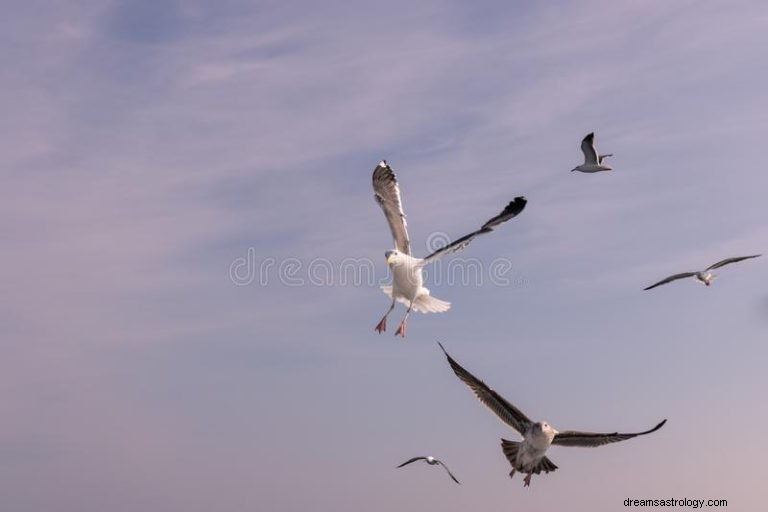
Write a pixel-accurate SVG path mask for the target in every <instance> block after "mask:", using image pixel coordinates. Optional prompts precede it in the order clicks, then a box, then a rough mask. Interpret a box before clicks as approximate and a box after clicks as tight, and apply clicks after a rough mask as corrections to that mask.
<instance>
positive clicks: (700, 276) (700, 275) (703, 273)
mask: <svg viewBox="0 0 768 512" xmlns="http://www.w3.org/2000/svg"><path fill="white" fill-rule="evenodd" d="M758 256H762V254H753V255H752V256H735V257H733V258H725V259H724V260H721V261H718V262H717V263H715V264H714V265H710V266H708V267H707V268H705V269H704V270H697V271H696V272H683V273H682V274H675V275H672V276H669V277H667V278H665V279H662V280H661V281H659V282H658V283H656V284H652V285H651V286H649V287H647V288H643V290H650V289H651V288H656V287H657V286H661V285H663V284H667V283H671V282H672V281H677V280H678V279H685V278H686V277H693V276H696V280H697V281H699V282H700V283H704V284H705V285H706V286H709V285H711V284H712V281H713V280H714V279H715V277H717V276H716V275H715V274H714V273H712V272H711V271H712V270H714V269H716V268H720V267H724V266H726V265H729V264H731V263H736V262H738V261H743V260H749V259H752V258H757V257H758Z"/></svg>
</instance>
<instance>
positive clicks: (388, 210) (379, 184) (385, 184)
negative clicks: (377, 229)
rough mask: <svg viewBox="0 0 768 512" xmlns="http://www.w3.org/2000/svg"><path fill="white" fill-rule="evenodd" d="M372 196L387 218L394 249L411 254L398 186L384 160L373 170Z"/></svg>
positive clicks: (392, 172) (393, 174)
mask: <svg viewBox="0 0 768 512" xmlns="http://www.w3.org/2000/svg"><path fill="white" fill-rule="evenodd" d="M373 195H374V197H375V198H376V202H377V203H379V206H381V209H382V210H383V211H384V216H385V217H386V218H387V222H388V223H389V230H390V231H392V238H394V240H395V247H397V250H398V251H400V252H402V253H405V254H411V242H410V240H409V239H408V230H407V229H406V227H407V223H406V221H405V213H404V212H403V203H402V201H401V199H400V185H399V184H398V183H397V178H396V177H395V173H394V171H393V170H392V168H391V167H390V166H389V165H388V164H387V162H386V161H384V160H382V161H381V162H380V163H379V165H377V166H376V168H375V169H374V170H373Z"/></svg>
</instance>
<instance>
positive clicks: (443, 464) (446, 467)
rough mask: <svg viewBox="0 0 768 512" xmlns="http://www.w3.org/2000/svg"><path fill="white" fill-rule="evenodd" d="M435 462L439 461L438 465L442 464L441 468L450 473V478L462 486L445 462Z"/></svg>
mask: <svg viewBox="0 0 768 512" xmlns="http://www.w3.org/2000/svg"><path fill="white" fill-rule="evenodd" d="M435 460H437V463H438V464H440V465H441V466H443V469H445V471H446V472H447V473H448V476H450V477H451V478H452V479H453V481H454V482H456V483H457V484H459V485H461V482H459V481H458V480H457V479H456V477H455V476H453V473H451V470H450V469H448V466H446V465H445V462H443V461H441V460H439V459H435Z"/></svg>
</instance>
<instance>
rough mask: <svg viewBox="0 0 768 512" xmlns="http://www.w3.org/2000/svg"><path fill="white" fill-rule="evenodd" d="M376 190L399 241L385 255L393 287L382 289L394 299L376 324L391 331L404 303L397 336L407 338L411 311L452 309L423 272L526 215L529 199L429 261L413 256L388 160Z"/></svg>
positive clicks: (377, 173) (522, 199)
mask: <svg viewBox="0 0 768 512" xmlns="http://www.w3.org/2000/svg"><path fill="white" fill-rule="evenodd" d="M373 191H374V197H375V198H376V202H377V203H379V206H381V209H382V210H383V211H384V216H385V217H386V218H387V222H388V223H389V229H390V231H391V232H392V238H394V240H395V249H394V250H391V251H386V252H385V253H384V256H385V257H386V259H387V265H388V266H389V267H390V268H391V269H392V285H391V286H382V287H381V289H382V291H383V292H384V293H385V294H387V295H388V296H389V297H390V298H391V299H392V304H391V305H390V306H389V309H388V310H387V312H386V313H385V314H384V317H383V318H382V319H381V321H380V322H379V323H378V325H376V327H375V330H376V332H378V333H382V332H384V331H385V330H386V329H387V317H388V316H389V314H390V313H391V312H392V310H393V309H394V308H395V302H401V303H403V304H405V305H406V306H407V307H408V310H407V311H406V313H405V317H404V318H403V321H402V322H400V327H398V329H397V331H396V332H395V336H398V335H400V336H402V337H405V322H406V320H408V315H409V314H410V313H411V310H415V311H419V312H421V313H443V312H445V311H448V309H450V307H451V303H450V302H446V301H443V300H440V299H437V298H435V297H432V296H431V295H430V294H429V289H427V288H425V287H424V279H423V275H422V269H423V268H424V267H425V266H426V265H427V264H429V263H432V262H433V261H436V260H438V259H439V258H441V257H442V256H445V255H446V254H451V253H454V252H457V251H460V250H461V249H464V248H465V247H466V246H467V245H469V243H470V242H471V241H472V239H473V238H475V237H476V236H478V235H482V234H484V233H490V232H491V231H493V228H495V227H496V226H498V225H500V224H502V223H504V222H506V221H508V220H509V219H511V218H513V217H515V216H516V215H517V214H519V213H520V212H522V211H523V209H524V208H525V205H526V203H527V200H526V199H525V197H522V196H520V197H516V198H515V199H514V200H513V201H511V202H510V203H509V204H508V205H507V206H506V207H505V208H504V209H503V210H502V211H501V213H499V214H498V215H496V216H495V217H493V218H492V219H490V220H488V222H486V223H485V224H483V225H482V226H481V227H480V229H478V230H476V231H473V232H472V233H470V234H468V235H464V236H462V237H461V238H459V239H457V240H454V241H453V242H451V243H450V244H448V245H446V246H445V247H442V248H440V249H438V250H436V251H435V252H433V253H432V254H430V255H429V256H427V257H425V258H417V257H415V256H413V255H412V254H411V242H410V240H409V239H408V231H407V230H406V226H407V224H406V221H405V213H403V204H402V201H401V199H400V186H399V185H398V183H397V178H396V177H395V173H394V171H393V170H392V167H390V166H389V164H387V162H386V160H382V161H381V162H379V165H377V166H376V168H375V169H374V170H373Z"/></svg>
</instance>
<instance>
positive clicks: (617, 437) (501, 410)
mask: <svg viewBox="0 0 768 512" xmlns="http://www.w3.org/2000/svg"><path fill="white" fill-rule="evenodd" d="M438 345H440V348H441V349H442V350H443V353H444V354H445V357H447V358H448V363H449V364H450V365H451V368H452V369H453V372H454V373H455V374H456V376H457V377H458V378H460V379H461V380H462V381H464V383H465V384H466V385H467V386H469V387H470V389H472V391H473V392H474V393H475V395H476V396H477V398H479V399H480V401H481V402H482V403H483V404H484V405H485V406H486V407H488V408H489V409H490V410H491V411H492V412H493V413H494V414H496V416H498V417H499V418H500V419H501V420H502V421H503V422H504V423H506V424H507V425H509V426H510V427H512V428H514V429H515V430H517V431H518V432H519V433H520V434H522V436H523V440H522V442H518V441H508V440H506V439H503V438H502V440H501V449H502V451H503V452H504V455H505V456H506V458H507V460H508V461H509V463H510V464H511V465H512V471H511V472H510V473H509V477H510V478H512V477H514V476H515V471H519V472H521V473H525V474H526V476H525V479H524V480H523V484H524V486H525V487H528V486H530V485H531V476H532V475H534V474H536V475H538V474H539V473H541V472H542V471H544V472H545V473H549V472H550V471H555V470H556V469H557V466H555V464H554V463H553V462H552V461H551V460H549V458H547V457H545V453H546V452H547V449H548V448H549V447H550V445H560V446H581V447H594V446H602V445H604V444H609V443H616V442H619V441H625V440H627V439H631V438H633V437H637V436H643V435H646V434H650V433H651V432H656V431H657V430H659V429H660V428H661V427H662V426H663V425H664V424H665V423H666V422H667V420H663V421H662V422H661V423H659V424H658V425H656V426H655V427H653V428H652V429H650V430H646V431H645V432H635V433H631V434H620V433H618V432H613V433H597V432H578V431H576V430H565V431H562V432H560V431H557V430H555V429H554V428H553V427H551V426H550V425H549V424H548V423H547V422H546V421H538V422H535V423H534V422H533V421H532V420H531V419H529V418H528V416H526V415H525V414H523V412H522V411H520V409H518V408H517V407H515V406H514V405H512V404H511V403H509V402H507V401H506V400H505V399H504V397H502V396H501V395H500V394H498V393H497V392H495V391H494V390H492V389H491V388H489V387H488V386H487V385H486V384H485V383H484V382H483V381H481V380H479V379H478V378H477V377H475V376H474V375H472V374H471V373H469V372H468V371H467V370H465V369H464V368H462V367H461V365H459V363H457V362H456V361H454V360H453V358H452V357H451V356H449V355H448V352H446V351H445V348H444V347H443V345H442V344H441V343H440V342H438Z"/></svg>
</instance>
